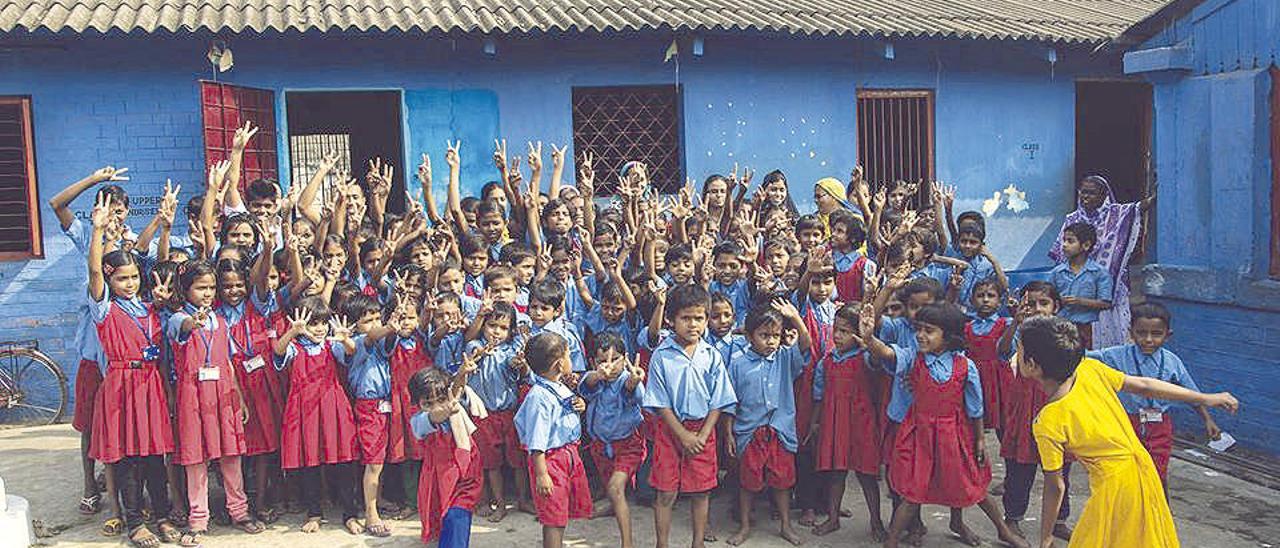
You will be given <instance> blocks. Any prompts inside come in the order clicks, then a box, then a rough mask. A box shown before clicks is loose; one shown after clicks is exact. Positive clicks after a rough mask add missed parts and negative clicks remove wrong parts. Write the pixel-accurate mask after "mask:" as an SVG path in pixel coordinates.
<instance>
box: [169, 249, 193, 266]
mask: <svg viewBox="0 0 1280 548" xmlns="http://www.w3.org/2000/svg"><path fill="white" fill-rule="evenodd" d="M169 260H170V261H173V262H175V263H178V264H182V263H185V262H187V261H190V260H191V256H190V255H187V252H186V251H182V250H180V249H170V250H169Z"/></svg>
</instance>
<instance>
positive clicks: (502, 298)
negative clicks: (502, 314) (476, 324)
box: [484, 277, 516, 304]
mask: <svg viewBox="0 0 1280 548" xmlns="http://www.w3.org/2000/svg"><path fill="white" fill-rule="evenodd" d="M484 294H485V295H486V296H489V297H491V298H492V299H493V302H495V303H507V304H512V303H514V302H516V281H515V280H514V279H511V278H505V277H503V278H495V279H493V280H485V286H484Z"/></svg>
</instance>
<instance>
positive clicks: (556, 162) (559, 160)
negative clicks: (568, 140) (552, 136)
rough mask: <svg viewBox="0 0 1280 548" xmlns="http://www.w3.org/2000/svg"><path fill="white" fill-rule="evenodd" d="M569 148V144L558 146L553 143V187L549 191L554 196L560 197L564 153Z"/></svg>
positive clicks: (549, 194)
mask: <svg viewBox="0 0 1280 548" xmlns="http://www.w3.org/2000/svg"><path fill="white" fill-rule="evenodd" d="M567 150H569V145H565V146H564V147H563V148H556V145H555V143H552V144H551V188H550V189H549V190H547V192H548V196H551V197H552V198H559V197H560V181H561V179H563V178H564V153H565V151H567Z"/></svg>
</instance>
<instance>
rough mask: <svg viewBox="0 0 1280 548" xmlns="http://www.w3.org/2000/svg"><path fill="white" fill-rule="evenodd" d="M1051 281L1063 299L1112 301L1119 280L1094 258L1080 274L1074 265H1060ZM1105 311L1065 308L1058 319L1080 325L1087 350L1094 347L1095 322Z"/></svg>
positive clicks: (1080, 307) (1088, 261)
mask: <svg viewBox="0 0 1280 548" xmlns="http://www.w3.org/2000/svg"><path fill="white" fill-rule="evenodd" d="M1049 281H1050V282H1051V283H1053V286H1054V287H1056V288H1058V294H1059V295H1062V296H1063V297H1080V298H1085V299H1098V300H1102V301H1107V302H1111V299H1112V294H1113V293H1114V292H1115V280H1112V279H1111V273H1110V272H1108V271H1107V269H1106V268H1104V267H1103V266H1102V265H1100V264H1098V263H1097V262H1094V261H1093V260H1092V259H1089V260H1086V261H1085V263H1084V267H1082V268H1081V269H1080V272H1073V271H1072V270H1071V264H1070V263H1059V264H1058V266H1055V267H1053V270H1051V271H1049ZM1101 312H1102V311H1101V310H1097V309H1093V308H1085V307H1083V306H1079V305H1065V306H1063V307H1062V309H1061V310H1059V311H1058V316H1061V317H1062V318H1065V319H1066V320H1067V321H1070V322H1071V323H1074V324H1076V329H1078V330H1079V331H1080V339H1081V342H1082V343H1083V344H1084V348H1085V349H1086V350H1087V349H1090V348H1092V347H1093V322H1096V321H1098V315H1099V314H1101Z"/></svg>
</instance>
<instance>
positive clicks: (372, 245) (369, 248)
mask: <svg viewBox="0 0 1280 548" xmlns="http://www.w3.org/2000/svg"><path fill="white" fill-rule="evenodd" d="M379 249H382V238H379V237H377V236H374V237H372V238H368V239H366V240H365V241H363V242H360V250H359V251H360V257H359V258H360V260H361V261H363V260H364V256H365V255H368V254H370V253H373V252H374V251H378V250H379Z"/></svg>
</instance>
